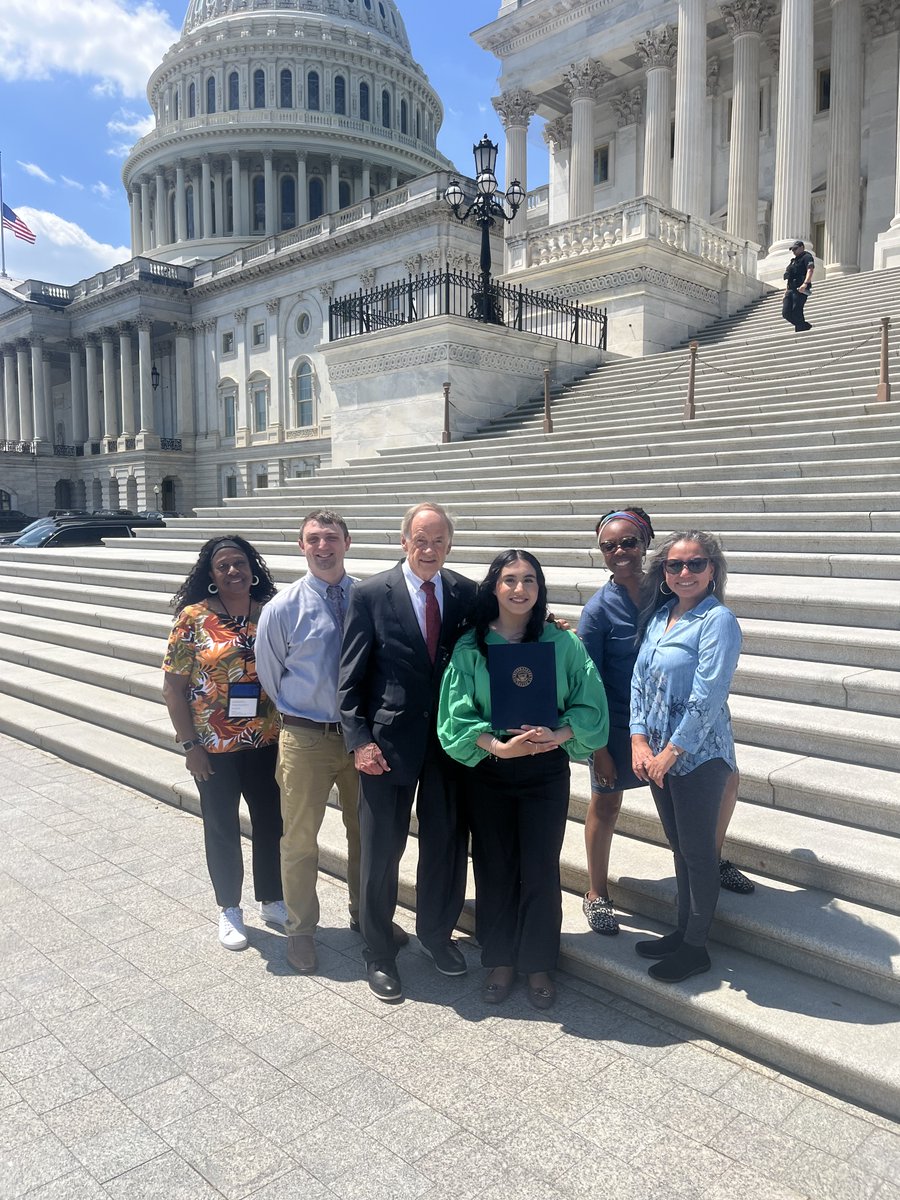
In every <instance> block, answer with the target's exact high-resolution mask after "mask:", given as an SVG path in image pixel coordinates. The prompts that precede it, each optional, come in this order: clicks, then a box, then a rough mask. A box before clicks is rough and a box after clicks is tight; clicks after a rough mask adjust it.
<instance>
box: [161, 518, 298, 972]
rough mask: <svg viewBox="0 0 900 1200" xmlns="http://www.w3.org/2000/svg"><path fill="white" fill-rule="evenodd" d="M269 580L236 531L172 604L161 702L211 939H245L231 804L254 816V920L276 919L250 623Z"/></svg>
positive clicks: (265, 717)
mask: <svg viewBox="0 0 900 1200" xmlns="http://www.w3.org/2000/svg"><path fill="white" fill-rule="evenodd" d="M274 594H275V584H274V583H273V581H272V576H271V575H270V574H269V571H268V568H267V567H266V565H265V563H264V562H263V560H262V559H261V558H260V556H259V554H258V553H257V551H256V550H255V549H254V548H253V547H252V546H251V545H250V543H249V542H247V541H245V540H244V539H243V538H242V537H238V536H237V535H233V536H229V537H219V538H212V539H211V540H210V541H208V542H207V543H206V545H205V546H204V547H203V548H202V550H201V551H200V557H199V558H198V559H197V562H196V564H195V566H194V569H193V570H192V571H191V573H190V575H188V577H187V579H186V580H185V581H184V583H183V584H182V585H181V588H180V589H179V590H178V592H177V593H176V595H175V597H174V599H173V601H172V603H173V605H174V607H175V614H176V615H175V622H174V624H173V626H172V632H171V633H170V634H169V644H168V648H167V651H166V657H165V660H164V662H163V671H164V672H165V677H164V682H163V699H164V700H165V702H166V707H167V708H168V710H169V716H170V717H171V719H172V724H173V726H174V727H175V740H176V741H177V742H178V744H179V745H180V746H181V749H182V750H183V751H184V755H185V764H186V766H187V769H188V771H189V772H190V773H191V774H192V775H193V776H194V778H195V779H196V781H197V789H198V791H199V792H200V810H201V813H202V816H203V837H204V841H205V844H206V862H207V866H208V868H209V875H210V879H211V880H212V884H213V888H214V890H215V893H216V900H217V902H218V904H219V906H220V908H221V912H220V914H219V941H220V942H221V943H222V945H223V946H224V947H225V948H226V949H228V950H243V949H244V947H245V946H246V945H247V935H246V931H245V929H244V918H243V911H242V909H241V890H242V887H243V881H244V860H243V854H242V851H241V826H240V815H239V805H240V800H241V796H242V795H243V797H244V799H245V800H246V802H247V807H248V808H249V810H250V819H251V822H252V834H253V840H252V855H253V883H254V888H255V893H256V899H257V900H258V901H260V903H261V916H262V919H263V920H264V921H266V922H269V923H272V924H278V925H283V924H284V921H285V919H286V915H287V914H286V911H285V908H284V902H283V900H282V890H281V864H280V857H279V851H280V840H281V797H280V794H279V791H278V784H277V782H276V780H275V763H276V758H277V755H278V732H279V717H278V712H277V711H276V709H275V706H274V704H273V703H272V701H271V700H270V699H269V697H268V696H267V695H266V694H265V692H264V691H263V690H262V688H261V687H260V684H259V681H258V679H257V676H256V659H255V657H254V645H255V642H256V623H257V621H258V619H259V614H260V610H261V609H262V606H263V604H265V602H266V601H267V600H268V599H270V597H272V596H273V595H274Z"/></svg>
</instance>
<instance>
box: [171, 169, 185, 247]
mask: <svg viewBox="0 0 900 1200" xmlns="http://www.w3.org/2000/svg"><path fill="white" fill-rule="evenodd" d="M186 215H187V207H186V205H185V194H184V163H183V162H181V161H180V160H179V161H178V162H177V163H176V164H175V239H174V240H175V241H176V242H184V241H186V240H187V229H186V224H187V222H186V221H185V216H186Z"/></svg>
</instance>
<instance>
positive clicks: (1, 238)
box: [0, 150, 8, 279]
mask: <svg viewBox="0 0 900 1200" xmlns="http://www.w3.org/2000/svg"><path fill="white" fill-rule="evenodd" d="M2 212H3V151H2V150H0V214H2ZM6 278H8V277H7V274H6V236H5V234H4V230H3V219H2V217H0V279H6Z"/></svg>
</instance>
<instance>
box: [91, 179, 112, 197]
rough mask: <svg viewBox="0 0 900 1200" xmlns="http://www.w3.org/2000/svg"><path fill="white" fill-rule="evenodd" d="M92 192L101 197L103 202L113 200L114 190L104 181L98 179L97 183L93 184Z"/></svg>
mask: <svg viewBox="0 0 900 1200" xmlns="http://www.w3.org/2000/svg"><path fill="white" fill-rule="evenodd" d="M91 191H92V192H93V193H94V194H95V195H96V196H99V197H100V199H101V200H109V199H111V198H112V194H113V190H112V188H111V187H110V186H109V184H108V183H104V182H103V180H102V179H98V180H97V182H96V183H94V184H91Z"/></svg>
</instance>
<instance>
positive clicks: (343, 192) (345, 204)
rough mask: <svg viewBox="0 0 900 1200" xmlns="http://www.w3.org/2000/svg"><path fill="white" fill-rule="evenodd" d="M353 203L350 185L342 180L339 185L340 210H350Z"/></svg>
mask: <svg viewBox="0 0 900 1200" xmlns="http://www.w3.org/2000/svg"><path fill="white" fill-rule="evenodd" d="M351 203H352V199H351V196H350V184H349V183H348V182H347V180H346V179H342V180H341V181H340V182H339V183H338V208H349V207H350V205H351Z"/></svg>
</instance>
